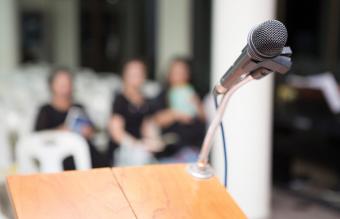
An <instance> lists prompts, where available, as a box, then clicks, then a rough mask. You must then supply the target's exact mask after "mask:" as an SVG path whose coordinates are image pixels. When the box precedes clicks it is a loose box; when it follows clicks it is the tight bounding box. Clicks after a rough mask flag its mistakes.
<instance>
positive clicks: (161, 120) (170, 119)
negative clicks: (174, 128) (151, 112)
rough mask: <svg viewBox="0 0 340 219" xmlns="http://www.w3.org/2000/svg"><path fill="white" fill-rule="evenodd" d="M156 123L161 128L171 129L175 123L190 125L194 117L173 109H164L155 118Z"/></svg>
mask: <svg viewBox="0 0 340 219" xmlns="http://www.w3.org/2000/svg"><path fill="white" fill-rule="evenodd" d="M153 119H154V121H155V122H156V124H157V125H159V126H160V127H162V128H164V127H169V126H170V125H172V124H174V123H175V122H179V123H184V124H188V123H190V122H191V121H192V117H191V116H189V115H186V114H184V113H181V112H177V111H175V110H172V109H164V110H161V111H159V112H158V113H156V114H155V116H154V117H153Z"/></svg>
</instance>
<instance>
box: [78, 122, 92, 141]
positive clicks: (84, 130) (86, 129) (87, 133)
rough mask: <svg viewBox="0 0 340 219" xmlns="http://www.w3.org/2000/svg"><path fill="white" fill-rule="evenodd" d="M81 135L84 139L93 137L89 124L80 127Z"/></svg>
mask: <svg viewBox="0 0 340 219" xmlns="http://www.w3.org/2000/svg"><path fill="white" fill-rule="evenodd" d="M80 133H81V135H82V136H83V137H84V138H86V139H91V138H92V137H93V128H92V127H91V126H89V125H85V126H83V127H81V130H80Z"/></svg>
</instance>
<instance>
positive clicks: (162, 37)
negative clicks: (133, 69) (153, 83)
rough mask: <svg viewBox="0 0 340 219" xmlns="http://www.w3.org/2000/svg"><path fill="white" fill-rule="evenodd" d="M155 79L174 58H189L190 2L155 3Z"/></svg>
mask: <svg viewBox="0 0 340 219" xmlns="http://www.w3.org/2000/svg"><path fill="white" fill-rule="evenodd" d="M157 4H158V5H157V7H158V10H157V11H158V15H157V16H158V19H157V22H158V23H157V52H156V57H157V60H156V62H157V63H156V78H158V79H162V78H163V77H164V73H165V72H166V68H167V66H168V63H169V61H170V60H171V59H172V58H173V57H174V56H186V57H187V56H189V57H190V56H191V0H170V1H169V0H159V1H157Z"/></svg>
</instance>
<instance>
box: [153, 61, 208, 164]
mask: <svg viewBox="0 0 340 219" xmlns="http://www.w3.org/2000/svg"><path fill="white" fill-rule="evenodd" d="M189 81H190V66H189V64H188V62H187V61H186V60H185V59H183V58H177V59H174V60H173V61H172V62H171V64H170V68H169V72H168V76H167V89H166V90H165V91H164V92H162V93H161V94H160V96H159V97H158V98H157V99H156V101H155V105H158V113H157V114H156V115H155V121H156V122H157V124H158V125H160V126H161V127H162V128H163V138H165V137H166V136H169V135H170V134H171V136H174V138H176V139H177V140H176V141H175V143H173V144H171V145H169V146H167V148H166V150H165V151H163V152H161V153H158V154H157V157H158V158H160V159H161V158H164V157H169V156H173V155H175V154H176V153H178V152H180V151H181V150H182V149H187V148H186V147H190V148H195V147H196V150H197V148H199V147H200V146H201V144H202V141H203V137H204V134H205V115H204V110H203V106H202V104H201V101H200V99H199V97H198V96H197V94H196V92H195V90H194V89H193V87H192V85H191V84H190V83H189ZM165 142H167V140H165ZM184 161H186V160H184Z"/></svg>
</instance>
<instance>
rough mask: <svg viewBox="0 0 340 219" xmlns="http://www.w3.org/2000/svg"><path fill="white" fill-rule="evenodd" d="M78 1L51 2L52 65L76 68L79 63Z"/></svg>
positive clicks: (61, 0) (60, 0)
mask: <svg viewBox="0 0 340 219" xmlns="http://www.w3.org/2000/svg"><path fill="white" fill-rule="evenodd" d="M79 7H80V4H79V0H58V1H52V2H51V12H52V25H53V26H52V31H53V40H52V44H53V45H52V46H53V49H52V50H53V52H52V57H53V63H54V64H56V65H62V66H66V67H71V68H74V67H77V66H78V65H79V63H80V60H79V53H80V51H79V49H80V45H79V43H80V36H79V29H80V27H79V26H80V22H79V16H80V15H79V11H80V9H79Z"/></svg>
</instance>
